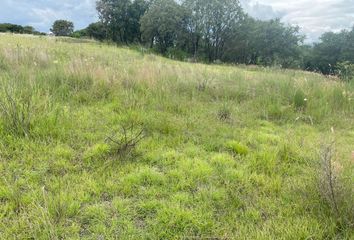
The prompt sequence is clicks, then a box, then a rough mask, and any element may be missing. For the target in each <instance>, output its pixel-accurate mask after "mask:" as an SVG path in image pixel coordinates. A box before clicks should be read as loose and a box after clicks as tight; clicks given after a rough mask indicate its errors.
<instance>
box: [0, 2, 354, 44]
mask: <svg viewBox="0 0 354 240" xmlns="http://www.w3.org/2000/svg"><path fill="white" fill-rule="evenodd" d="M240 1H241V3H242V6H243V8H244V9H245V11H246V12H247V13H249V14H250V15H251V16H253V17H255V18H258V19H262V20H268V19H272V18H280V19H281V20H282V21H283V22H285V23H288V24H292V25H299V26H300V28H301V32H302V33H303V34H306V36H307V39H306V42H308V43H310V42H315V41H317V40H318V38H319V37H320V36H321V34H322V33H324V32H327V31H335V32H337V31H340V30H341V29H349V28H351V27H352V26H354V0H291V1H290V0H240ZM95 2H96V0H0V6H1V8H0V22H9V23H15V24H21V25H31V26H34V27H35V28H36V29H37V30H40V31H42V32H48V31H49V29H50V27H51V25H52V23H53V22H54V21H55V20H56V19H67V20H71V21H73V22H74V24H75V28H76V29H81V28H84V27H86V26H87V25H88V24H89V23H91V22H95V21H97V14H96V10H95Z"/></svg>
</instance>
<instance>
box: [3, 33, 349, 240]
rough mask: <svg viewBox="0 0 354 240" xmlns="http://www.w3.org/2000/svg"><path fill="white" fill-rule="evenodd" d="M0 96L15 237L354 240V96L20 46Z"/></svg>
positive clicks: (66, 48)
mask: <svg viewBox="0 0 354 240" xmlns="http://www.w3.org/2000/svg"><path fill="white" fill-rule="evenodd" d="M0 82H1V86H0V239H206V238H208V237H209V238H213V239H351V238H352V237H353V201H352V200H353V197H354V196H353V189H352V186H353V177H354V175H353V166H354V165H353V161H354V160H353V156H352V151H354V149H353V144H352V143H353V141H354V127H353V126H354V85H353V82H349V81H348V82H343V81H339V80H338V79H336V78H326V77H324V76H322V75H320V74H315V73H308V72H302V71H294V70H283V69H275V68H263V67H257V66H249V67H246V66H242V65H240V66H223V65H204V64H192V63H184V62H176V61H172V60H169V59H165V58H161V57H158V56H155V55H152V54H147V53H146V52H145V51H143V50H131V49H128V48H117V47H113V46H108V45H104V44H101V43H95V42H87V41H82V42H80V40H75V41H74V40H73V39H69V38H43V37H42V38H39V37H27V36H16V35H1V36H0ZM305 98H306V100H305ZM332 142H335V144H334V145H329V147H326V146H328V144H330V143H332ZM324 146H325V147H324Z"/></svg>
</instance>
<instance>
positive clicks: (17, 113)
mask: <svg viewBox="0 0 354 240" xmlns="http://www.w3.org/2000/svg"><path fill="white" fill-rule="evenodd" d="M0 96H1V98H0V114H1V116H2V118H3V122H4V125H5V131H7V132H9V133H11V134H13V135H19V136H26V137H27V136H29V135H30V131H31V127H32V114H33V108H32V96H31V92H30V91H29V92H26V93H22V94H21V93H18V91H16V89H15V86H14V85H11V86H10V85H8V86H4V87H3V88H2V92H1V94H0Z"/></svg>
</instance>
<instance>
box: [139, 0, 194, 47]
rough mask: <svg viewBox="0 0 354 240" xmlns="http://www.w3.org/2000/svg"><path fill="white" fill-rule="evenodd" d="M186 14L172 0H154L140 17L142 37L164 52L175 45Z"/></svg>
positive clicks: (183, 28)
mask: <svg viewBox="0 0 354 240" xmlns="http://www.w3.org/2000/svg"><path fill="white" fill-rule="evenodd" d="M186 17H187V15H186V12H185V11H184V8H183V7H182V6H180V5H179V4H177V3H176V2H175V1H174V0H156V1H154V2H153V3H152V4H151V6H150V8H149V10H148V11H147V12H146V13H145V15H144V16H143V17H142V18H141V32H142V38H143V40H144V41H145V42H148V43H149V44H150V47H154V46H156V47H157V49H158V51H159V52H161V53H166V51H167V50H168V49H169V48H174V47H176V46H177V43H178V40H179V37H180V36H182V35H183V34H182V32H183V31H184V30H185V26H184V25H185V19H186Z"/></svg>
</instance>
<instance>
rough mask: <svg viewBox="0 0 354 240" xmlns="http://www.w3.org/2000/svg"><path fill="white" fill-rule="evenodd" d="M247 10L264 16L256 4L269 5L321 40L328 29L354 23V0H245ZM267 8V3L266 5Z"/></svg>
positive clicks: (311, 39)
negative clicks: (257, 9)
mask: <svg viewBox="0 0 354 240" xmlns="http://www.w3.org/2000/svg"><path fill="white" fill-rule="evenodd" d="M243 2H244V5H245V6H247V7H245V9H246V11H247V8H248V9H249V8H251V9H252V10H253V11H249V10H248V11H249V12H250V15H252V16H254V17H259V18H261V19H265V18H264V13H262V11H254V9H256V8H255V6H257V4H258V5H261V6H267V7H268V8H269V10H268V12H273V16H274V17H279V15H278V16H277V15H276V14H275V13H280V16H281V17H280V18H281V19H282V21H284V22H286V23H289V24H296V25H299V26H300V27H301V30H302V32H303V33H305V34H306V35H307V41H308V42H312V41H316V40H318V38H319V37H320V36H321V34H322V33H324V32H326V31H340V30H341V29H348V28H351V27H352V26H353V25H354V0H292V1H286V0H258V1H256V0H243ZM263 8H265V7H263Z"/></svg>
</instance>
